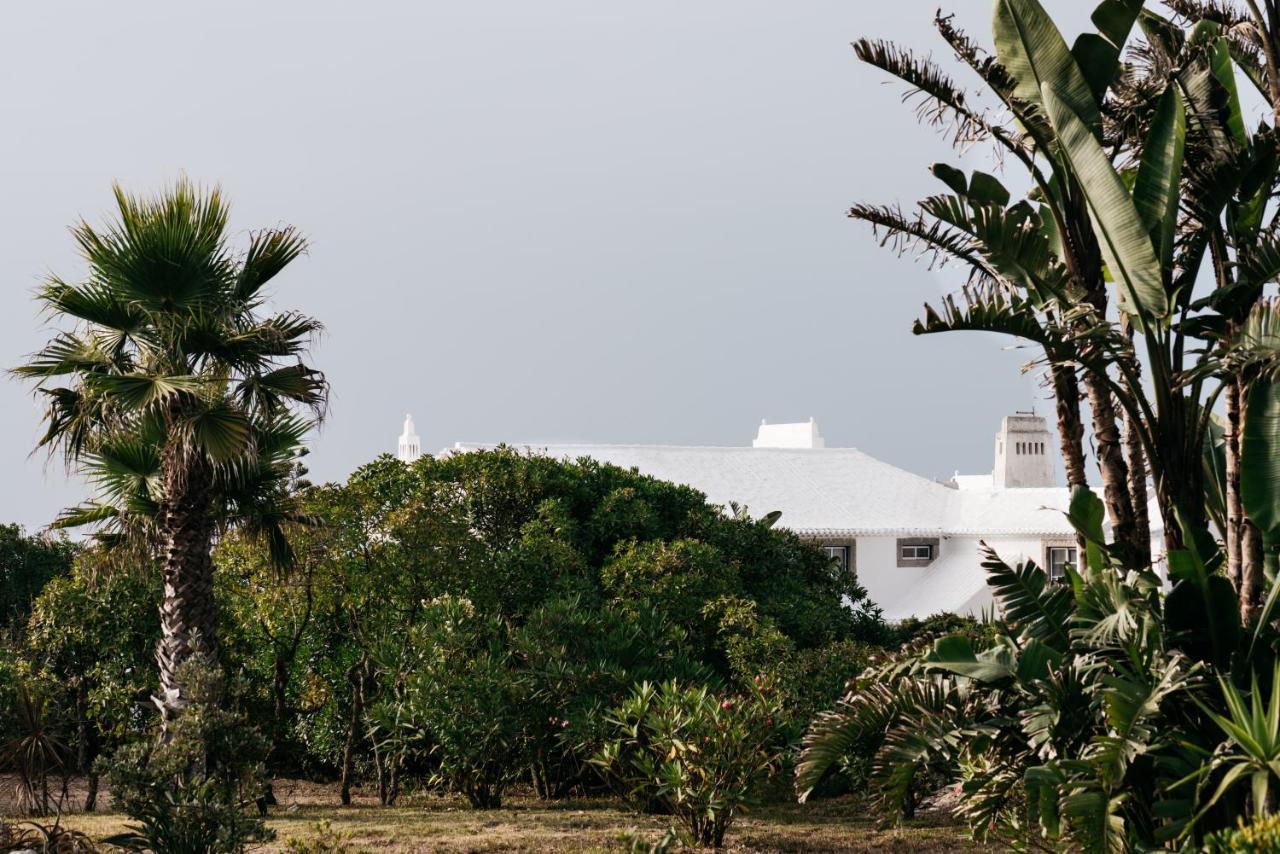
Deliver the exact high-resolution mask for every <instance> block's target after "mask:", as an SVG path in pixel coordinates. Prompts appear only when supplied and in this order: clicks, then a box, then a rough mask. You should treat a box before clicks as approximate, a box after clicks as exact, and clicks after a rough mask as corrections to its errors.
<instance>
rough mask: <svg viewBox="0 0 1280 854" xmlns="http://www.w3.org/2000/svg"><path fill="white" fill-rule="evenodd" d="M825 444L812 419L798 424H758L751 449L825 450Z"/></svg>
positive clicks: (765, 422)
mask: <svg viewBox="0 0 1280 854" xmlns="http://www.w3.org/2000/svg"><path fill="white" fill-rule="evenodd" d="M826 446H827V443H826V442H825V441H823V439H822V436H821V435H819V433H818V424H817V422H816V421H814V420H813V419H812V418H810V419H809V420H808V421H801V422H799V423H798V424H770V423H769V422H768V421H761V422H760V429H759V431H758V432H757V433H756V438H755V440H754V441H753V442H752V443H751V447H753V448H825V447H826Z"/></svg>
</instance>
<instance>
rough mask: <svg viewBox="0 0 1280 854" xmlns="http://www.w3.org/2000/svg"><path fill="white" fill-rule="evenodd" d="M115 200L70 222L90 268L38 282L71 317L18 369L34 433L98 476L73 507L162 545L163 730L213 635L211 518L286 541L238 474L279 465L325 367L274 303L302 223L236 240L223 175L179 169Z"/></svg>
mask: <svg viewBox="0 0 1280 854" xmlns="http://www.w3.org/2000/svg"><path fill="white" fill-rule="evenodd" d="M115 200H116V206H117V211H116V217H115V219H114V221H112V222H110V223H108V224H106V225H105V226H102V227H94V226H91V225H90V224H89V223H87V222H84V221H82V222H81V223H79V224H78V225H76V226H75V227H74V228H73V230H72V233H73V236H74V237H75V240H76V244H77V246H78V247H79V249H80V253H81V255H82V257H83V258H84V260H85V262H86V263H87V265H88V272H87V275H86V276H85V277H84V279H82V280H81V281H80V282H78V283H71V282H67V281H64V280H63V279H60V278H57V277H51V278H50V279H49V280H48V281H47V282H46V283H45V285H44V286H43V287H42V288H41V290H40V292H39V295H38V299H39V301H40V303H41V304H42V306H43V307H44V309H45V310H46V311H47V312H48V313H49V314H50V315H51V316H53V317H55V318H59V319H63V320H66V321H69V322H70V326H71V328H70V329H67V330H64V331H62V332H59V333H57V334H56V335H55V336H54V337H53V339H52V340H51V341H50V342H49V343H48V344H47V345H46V346H45V347H44V349H42V350H40V351H38V352H37V353H35V354H33V355H32V356H31V357H30V358H29V359H28V361H27V363H26V364H24V365H22V366H20V367H19V368H17V369H16V370H15V373H16V374H18V375H19V376H21V377H25V378H29V379H33V380H35V381H36V382H37V390H38V392H39V393H40V394H41V395H42V396H43V398H44V400H45V403H46V409H45V423H46V431H45V434H44V436H43V438H42V439H41V442H40V445H41V446H42V447H47V448H49V449H50V451H51V452H53V451H60V452H61V453H62V454H63V456H64V458H65V459H66V460H67V461H68V463H69V464H72V465H75V466H78V467H81V468H83V469H85V470H87V471H88V472H89V473H90V474H91V476H92V477H93V478H94V480H95V481H96V483H97V485H98V487H99V491H100V500H99V501H98V502H97V503H94V504H91V505H88V506H85V507H82V508H80V509H79V510H77V511H76V512H75V513H74V514H73V516H74V519H75V521H97V522H109V521H112V520H115V521H117V522H118V523H121V524H122V525H124V526H125V527H126V528H127V529H129V530H133V531H135V532H136V530H137V527H142V528H143V531H142V535H143V536H146V537H147V538H148V539H149V540H150V542H152V543H153V544H154V546H155V547H156V548H157V549H158V551H159V554H160V563H161V572H162V576H163V584H164V590H163V595H162V597H161V604H160V617H161V640H160V643H159V645H158V648H157V654H156V658H157V660H158V662H159V669H160V691H159V695H158V696H157V697H156V698H155V702H156V704H157V706H159V708H160V711H161V716H162V721H163V725H164V728H165V730H166V731H167V730H168V727H169V725H170V723H171V722H172V721H173V720H174V719H175V718H176V717H177V716H178V715H179V714H181V711H182V709H183V707H184V705H185V704H186V699H185V698H184V691H183V686H182V684H181V681H180V679H179V677H178V671H179V668H180V667H181V666H182V665H183V664H184V663H185V662H186V661H188V660H189V659H190V658H191V657H192V656H193V655H194V654H195V653H196V652H197V651H198V650H201V651H204V652H205V653H207V654H210V655H211V654H213V652H214V651H215V650H216V646H217V637H216V631H215V603H214V596H213V577H212V570H213V563H212V560H211V558H210V549H211V545H212V541H213V538H214V535H215V531H216V530H217V529H218V528H219V526H222V525H231V524H236V523H242V522H245V521H250V520H251V521H252V522H254V523H261V524H262V525H263V526H264V529H265V531H266V533H267V536H268V538H269V540H270V541H272V542H273V543H275V544H277V545H282V544H283V543H284V542H285V541H284V538H283V537H282V536H281V535H280V533H279V531H280V525H282V524H283V523H284V522H285V521H286V519H285V518H281V517H279V516H276V515H274V514H273V513H272V512H271V510H270V508H264V507H263V506H261V500H262V496H261V493H256V494H255V492H253V491H250V492H248V493H246V492H245V490H244V487H246V486H247V485H249V484H254V483H259V482H261V481H263V480H265V481H266V482H267V483H268V484H272V485H273V486H275V485H279V484H280V483H281V482H283V481H284V480H285V478H286V477H287V475H288V469H289V466H290V464H291V463H292V461H293V460H295V459H296V458H297V457H298V455H299V454H300V452H301V443H302V439H303V436H304V435H305V433H306V432H307V430H308V428H309V426H310V423H309V422H307V421H304V420H303V419H302V418H300V417H299V416H298V415H296V414H294V410H295V408H296V407H302V408H303V409H305V410H307V411H309V412H310V413H312V414H313V416H315V417H319V416H320V415H321V414H322V411H323V407H324V403H325V400H326V386H325V382H324V377H323V375H322V374H320V373H319V372H318V371H316V370H315V369H313V368H311V367H309V366H307V365H306V364H304V363H303V362H302V361H301V358H302V356H303V355H304V354H305V353H306V351H307V347H308V343H309V341H310V339H311V338H312V336H314V335H315V334H317V333H318V332H319V331H320V328H321V327H320V324H319V322H318V321H316V320H314V319H312V318H310V317H307V316H305V315H302V314H299V313H297V312H290V311H286V312H280V313H270V312H268V311H267V309H266V306H267V293H266V291H265V290H264V288H265V286H266V285H267V283H268V282H270V281H271V280H272V279H273V278H274V277H275V276H276V275H277V274H278V273H280V272H281V271H282V270H283V269H284V268H285V267H286V266H288V265H289V263H290V262H292V261H293V260H294V259H296V258H297V257H298V255H299V254H301V253H302V252H303V251H304V250H305V248H306V241H305V240H304V238H303V237H302V236H301V234H299V233H298V232H297V231H296V230H295V229H294V228H292V227H283V228H277V229H269V230H264V231H259V232H255V233H253V234H252V235H251V236H250V239H249V243H248V247H247V248H246V250H245V251H244V252H243V253H237V252H236V251H235V250H234V249H233V247H232V246H231V245H230V243H229V241H228V237H227V216H228V207H227V205H226V203H225V201H224V200H223V197H222V194H221V192H220V191H219V190H217V189H214V190H210V191H205V190H202V189H200V188H197V187H196V186H194V185H193V184H191V183H190V182H189V181H187V180H185V179H181V180H179V181H177V182H175V183H174V184H173V185H172V186H171V187H170V188H169V189H167V190H166V191H165V192H164V193H162V194H161V195H159V196H157V197H155V198H149V199H148V198H141V197H137V196H133V195H130V194H127V193H126V192H125V191H124V190H122V189H121V188H119V187H118V186H117V187H116V188H115ZM59 381H60V382H62V383H63V384H61V385H58V384H56V383H57V382H59ZM276 494H278V490H275V489H271V490H268V495H276ZM122 505H123V506H122ZM135 510H137V511H140V512H137V513H135V512H133V511H135ZM125 511H129V512H125ZM263 511H266V512H263ZM130 523H137V525H131V524H130Z"/></svg>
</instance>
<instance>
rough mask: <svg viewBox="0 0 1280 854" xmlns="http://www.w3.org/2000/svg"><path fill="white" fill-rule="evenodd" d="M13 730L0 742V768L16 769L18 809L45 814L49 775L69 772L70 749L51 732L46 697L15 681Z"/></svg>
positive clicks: (65, 774) (34, 689)
mask: <svg viewBox="0 0 1280 854" xmlns="http://www.w3.org/2000/svg"><path fill="white" fill-rule="evenodd" d="M14 693H15V703H14V711H15V716H14V717H15V719H16V725H15V728H14V729H15V732H14V735H13V737H12V738H11V739H10V740H9V741H7V742H4V743H0V768H5V767H7V768H12V769H14V770H15V771H16V772H17V777H18V779H17V782H16V784H15V786H14V791H15V792H16V794H17V801H18V809H19V810H21V811H22V812H24V813H27V814H29V815H38V816H39V815H48V814H49V812H50V810H51V804H52V801H51V799H50V791H49V776H50V775H51V774H53V773H54V772H59V773H60V774H61V776H62V778H63V780H65V779H66V778H67V775H68V772H69V771H70V768H69V765H70V751H69V750H68V748H67V746H66V745H65V744H63V743H62V742H61V741H60V740H59V739H58V737H57V735H56V734H55V733H54V732H53V729H52V721H51V720H50V715H49V705H50V704H49V696H48V695H47V694H46V693H44V692H43V691H41V690H40V689H39V688H36V687H34V686H32V685H31V684H30V683H22V682H20V683H18V685H17V686H16V690H15V692H14Z"/></svg>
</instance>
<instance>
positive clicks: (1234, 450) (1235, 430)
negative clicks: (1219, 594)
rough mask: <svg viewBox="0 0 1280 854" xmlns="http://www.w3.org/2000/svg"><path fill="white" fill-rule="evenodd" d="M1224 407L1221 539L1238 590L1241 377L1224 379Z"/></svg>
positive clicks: (1241, 516) (1241, 551) (1241, 567)
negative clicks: (1224, 483)
mask: <svg viewBox="0 0 1280 854" xmlns="http://www.w3.org/2000/svg"><path fill="white" fill-rule="evenodd" d="M1223 397H1224V398H1225V404H1226V413H1227V427H1226V430H1224V431H1223V457H1224V458H1225V461H1226V469H1227V490H1226V496H1225V501H1226V505H1227V506H1226V511H1227V513H1226V516H1227V521H1226V523H1227V530H1225V531H1223V532H1222V538H1223V540H1224V541H1225V543H1226V550H1227V578H1229V579H1231V583H1232V584H1234V585H1235V588H1236V590H1237V591H1239V590H1240V587H1241V581H1242V574H1243V570H1244V549H1243V544H1242V542H1241V540H1242V534H1243V527H1244V507H1243V505H1242V504H1241V501H1240V378H1239V377H1231V378H1230V379H1229V380H1227V383H1226V389H1225V393H1224V395H1223Z"/></svg>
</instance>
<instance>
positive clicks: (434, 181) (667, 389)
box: [0, 0, 1087, 529]
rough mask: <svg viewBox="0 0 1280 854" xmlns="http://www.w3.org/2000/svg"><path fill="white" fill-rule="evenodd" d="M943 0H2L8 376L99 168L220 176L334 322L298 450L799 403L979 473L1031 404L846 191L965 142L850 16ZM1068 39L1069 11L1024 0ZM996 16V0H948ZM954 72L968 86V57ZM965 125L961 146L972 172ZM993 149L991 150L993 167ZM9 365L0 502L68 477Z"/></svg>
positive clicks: (5, 504)
mask: <svg viewBox="0 0 1280 854" xmlns="http://www.w3.org/2000/svg"><path fill="white" fill-rule="evenodd" d="M936 5H937V2H936V0H928V2H924V0H898V2H894V3H870V2H865V0H839V2H827V0H796V2H786V3H780V2H777V0H645V2H643V3H641V2H635V0H632V1H631V2H619V0H611V2H599V0H539V2H537V3H530V2H527V0H485V2H458V1H457V0H454V2H437V0H415V2H410V0H397V2H392V0H363V2H359V3H355V2H342V3H337V2H324V0H296V1H295V0H288V1H287V2H286V1H285V0H273V2H270V3H263V2H249V1H248V0H223V2H220V3H217V4H174V3H161V2H150V0H147V1H146V2H131V3H127V4H119V3H115V4H105V3H98V2H89V0H83V2H58V0H49V1H48V2H42V3H23V4H13V5H12V6H11V7H10V8H8V9H6V20H5V26H4V27H3V28H2V29H0V75H2V80H0V85H2V86H3V89H2V91H3V92H4V96H3V97H4V105H5V109H4V110H3V117H4V118H3V121H4V124H5V132H4V133H3V134H0V172H2V173H3V175H2V177H3V184H4V190H5V192H4V200H3V202H2V203H0V283H3V286H2V287H0V368H11V367H13V366H15V365H17V364H19V363H21V361H22V360H23V358H24V357H25V356H26V355H27V354H29V353H30V352H32V351H34V350H35V349H37V348H38V347H39V346H40V345H41V344H42V343H43V342H44V341H45V340H47V338H48V337H49V335H50V334H51V331H52V327H51V326H50V325H49V321H48V319H47V318H44V317H42V316H40V315H39V313H38V311H37V306H36V304H35V303H34V301H33V299H32V294H33V291H34V289H35V288H36V286H37V285H38V284H39V283H40V281H41V279H42V277H44V276H46V275H48V274H50V273H56V274H58V275H60V276H62V277H63V278H67V279H76V278H78V277H80V276H82V275H83V273H84V268H83V265H82V263H81V262H80V260H79V259H78V257H77V256H76V254H75V252H74V247H73V245H72V241H71V238H70V236H69V233H68V226H70V225H71V224H72V223H74V222H76V221H77V220H78V219H79V218H80V217H84V218H85V219H87V220H88V221H90V222H94V223H98V222H102V221H103V220H104V218H105V217H106V216H108V215H109V214H110V208H111V195H110V193H111V185H112V182H113V181H119V182H120V183H121V184H122V185H123V186H124V187H125V188H127V189H129V190H131V191H135V192H141V193H150V192H154V191H157V190H159V189H161V188H163V187H164V186H165V184H166V183H167V182H170V181H172V179H173V178H174V177H175V176H177V175H180V174H186V175H187V176H188V177H190V178H192V179H194V180H196V181H198V182H201V183H203V184H215V183H216V184H220V185H221V187H222V189H223V190H224V192H225V193H226V194H227V195H228V196H229V197H230V199H231V200H232V202H233V205H234V208H233V216H232V232H233V237H234V239H235V240H236V241H237V242H238V243H239V244H240V245H243V242H244V239H245V236H246V235H247V233H248V231H249V230H251V229H257V228H263V227H270V226H274V225H278V224H282V223H291V224H293V225H296V226H297V227H299V228H300V229H302V230H303V231H304V232H305V233H306V234H307V235H308V237H309V239H310V243H311V248H310V252H309V254H308V255H307V256H306V257H304V258H302V259H300V260H299V261H297V262H296V263H295V264H294V265H292V266H291V267H290V269H289V270H288V271H286V272H285V273H284V274H282V275H281V276H280V277H279V278H278V279H277V280H276V281H275V296H274V304H275V306H276V307H277V308H281V309H283V308H292V309H298V310H301V311H304V312H307V313H310V314H313V315H315V316H317V317H319V318H320V319H321V320H322V321H323V322H324V323H325V325H326V332H325V334H324V336H323V337H322V338H321V339H320V340H319V341H318V342H317V345H316V347H315V350H314V352H313V355H312V360H313V362H314V363H315V364H316V365H317V366H318V367H320V368H321V369H322V370H324V371H325V373H326V375H327V376H328V378H329V380H330V382H331V383H332V389H333V393H332V399H331V406H330V412H329V416H328V419H327V421H326V423H325V424H324V425H323V427H322V429H321V430H320V431H319V432H318V433H317V434H316V435H315V436H314V437H313V442H312V452H311V455H310V457H309V458H308V465H309V467H310V469H311V473H312V478H313V479H315V480H340V479H342V478H344V477H345V476H346V475H347V474H348V473H349V472H350V471H351V470H352V469H354V468H355V467H357V466H358V465H360V464H362V463H364V462H367V461H369V460H371V459H372V458H374V457H375V456H376V455H378V454H379V453H383V452H394V450H395V442H396V437H397V434H398V433H399V431H400V425H401V422H402V420H403V418H404V415H405V413H406V412H411V413H413V415H414V419H415V421H416V423H417V426H418V431H419V433H420V434H421V435H422V438H423V445H424V447H425V448H426V449H428V450H434V449H439V448H443V447H446V446H447V445H451V444H452V443H454V442H455V441H477V442H499V441H507V442H513V443H527V442H533V443H538V442H553V441H557V440H564V441H569V440H573V441H590V442H620V443H646V444H647V443H654V444H698V445H746V444H749V443H750V440H751V439H752V437H753V435H754V433H755V428H756V425H757V424H758V423H759V422H760V420H761V419H762V418H767V419H768V420H770V421H771V422H777V421H799V420H806V419H808V418H810V417H813V418H816V419H817V421H818V423H819V425H820V428H821V430H822V433H823V434H824V436H825V438H826V440H827V444H828V446H852V447H858V448H860V449H862V450H863V451H865V452H867V453H870V454H872V455H873V456H876V457H879V458H880V459H883V460H885V461H888V462H891V463H894V464H897V465H899V466H902V467H904V468H906V469H909V470H911V471H914V472H917V473H919V474H921V475H925V476H928V477H948V476H950V475H951V474H952V473H953V472H954V471H956V470H960V471H961V472H966V473H976V472H985V471H990V468H991V453H992V442H993V437H994V434H995V431H996V429H997V428H998V426H999V421H1000V418H1001V416H1003V415H1006V414H1010V413H1012V412H1013V411H1015V410H1025V409H1031V408H1033V407H1034V408H1035V409H1036V410H1037V411H1039V412H1041V413H1045V414H1050V415H1051V414H1052V403H1051V401H1050V399H1049V397H1048V395H1047V393H1046V391H1045V390H1044V389H1042V388H1041V387H1040V385H1039V383H1038V382H1036V380H1035V377H1034V375H1031V376H1024V375H1023V374H1022V373H1021V371H1020V369H1021V367H1022V365H1023V364H1024V363H1025V362H1026V361H1027V360H1028V359H1029V358H1030V357H1031V355H1032V354H1031V352H1030V351H1027V350H1020V351H1019V350H1011V349H1009V343H1010V342H1009V341H1008V340H1007V339H999V338H994V337H991V336H987V335H983V334H959V333H957V334H949V335H942V336H927V337H922V338H916V337H914V336H912V334H911V322H912V320H913V319H914V318H915V317H917V316H918V315H919V314H920V308H921V306H922V305H923V303H925V302H926V301H937V300H938V299H939V297H940V296H942V295H943V294H945V293H947V292H949V291H952V290H954V289H956V288H957V287H958V285H959V281H960V280H959V279H958V278H957V275H958V274H956V273H955V272H954V271H945V270H944V271H941V272H938V271H930V270H928V269H927V268H926V266H925V265H923V264H921V263H918V262H915V261H913V260H912V259H911V258H897V257H896V256H895V255H894V254H893V253H892V252H890V251H888V250H885V249H881V248H880V247H878V246H877V244H876V241H875V240H874V239H873V238H872V236H871V234H870V231H869V229H868V228H867V227H866V226H864V225H862V224H860V223H856V222H853V221H851V220H849V219H847V218H846V216H845V212H846V211H847V209H848V207H849V206H850V205H851V204H852V203H854V202H858V201H866V202H879V203H889V202H895V201H900V202H903V203H909V202H911V201H913V200H915V199H916V198H919V197H921V196H923V195H925V194H927V193H930V192H934V191H935V190H936V189H937V187H938V185H936V183H935V182H934V179H932V178H931V176H930V175H929V174H928V171H927V167H928V165H929V164H930V163H932V162H934V161H936V160H944V159H945V160H948V161H950V162H957V160H958V158H957V155H955V154H954V153H953V152H952V151H951V150H950V148H949V146H948V145H947V144H946V142H945V141H943V140H942V139H941V138H940V137H939V135H938V134H937V133H936V132H935V131H933V130H931V129H928V128H924V127H921V126H919V125H918V124H917V122H916V120H915V117H914V115H913V112H912V109H911V108H910V107H909V106H904V105H903V104H902V103H900V97H901V95H902V91H903V90H902V88H901V87H900V86H897V85H894V84H891V83H887V82H886V78H885V76H884V75H883V74H881V73H880V72H878V71H876V70H875V69H872V68H870V67H868V66H863V65H861V64H860V63H858V62H857V60H856V58H855V57H854V55H853V51H852V49H851V48H850V46H849V45H850V42H851V41H853V40H855V39H856V38H859V37H861V36H872V37H887V38H892V39H895V40H898V41H900V42H902V43H903V44H905V45H907V46H910V47H913V48H916V49H918V50H920V51H921V52H924V53H928V52H930V51H932V52H933V53H934V54H935V56H936V57H937V58H939V59H944V58H945V56H946V51H947V48H946V45H945V44H943V43H942V42H941V41H940V39H939V38H938V37H937V35H936V33H935V32H934V31H933V28H932V26H931V21H932V16H933V10H934V8H935V6H936ZM1046 6H1047V8H1048V9H1049V11H1050V12H1051V14H1053V15H1054V16H1055V17H1057V18H1058V20H1059V23H1060V24H1061V25H1062V28H1063V30H1064V31H1065V32H1067V34H1068V39H1069V40H1070V39H1071V38H1073V37H1074V33H1075V32H1077V31H1078V30H1079V28H1080V27H1082V26H1083V25H1084V24H1085V23H1086V12H1087V8H1086V7H1085V6H1083V5H1081V4H1077V3H1075V2H1068V0H1046ZM946 8H947V9H948V10H949V11H953V12H955V13H956V18H957V21H958V23H960V24H961V25H962V26H963V27H964V28H966V29H968V30H969V31H970V32H971V34H973V35H975V36H977V37H980V38H981V40H982V41H984V42H987V41H989V20H990V2H989V0H952V2H950V3H948V4H947V7H946ZM957 76H958V77H960V78H961V79H962V80H964V81H965V82H966V83H967V82H970V81H969V79H968V78H966V77H964V76H963V72H959V73H958V74H957ZM987 160H988V156H987V151H986V150H981V149H979V150H975V151H971V152H969V153H968V154H967V155H965V156H964V158H963V161H964V162H966V163H967V164H968V165H969V166H970V167H971V168H972V167H975V166H983V165H986V164H987ZM986 168H988V169H989V168H991V167H990V165H986ZM39 435H40V411H39V408H38V405H37V401H36V400H35V398H34V397H33V395H32V392H31V388H30V387H29V386H28V385H24V384H22V383H20V382H18V381H17V380H15V379H12V378H10V377H8V376H3V377H0V449H3V450H2V451H0V523H3V522H18V523H21V524H24V525H26V526H27V527H28V528H30V529H38V528H40V527H42V526H44V525H45V524H47V523H48V522H49V521H50V520H51V519H52V518H53V517H54V516H55V515H56V513H57V512H58V510H59V509H61V508H63V507H65V506H68V505H70V504H74V503H77V502H78V501H79V500H81V499H83V498H84V497H86V496H87V494H88V493H87V488H86V486H85V485H84V484H83V483H82V482H80V481H79V480H78V479H76V478H75V477H73V476H69V475H68V472H67V471H66V469H65V467H64V466H63V465H62V463H61V462H60V461H59V460H56V459H55V460H50V459H49V458H48V457H47V455H46V454H44V453H43V452H37V453H35V454H32V449H33V448H34V446H35V443H36V440H37V439H38V437H39Z"/></svg>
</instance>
